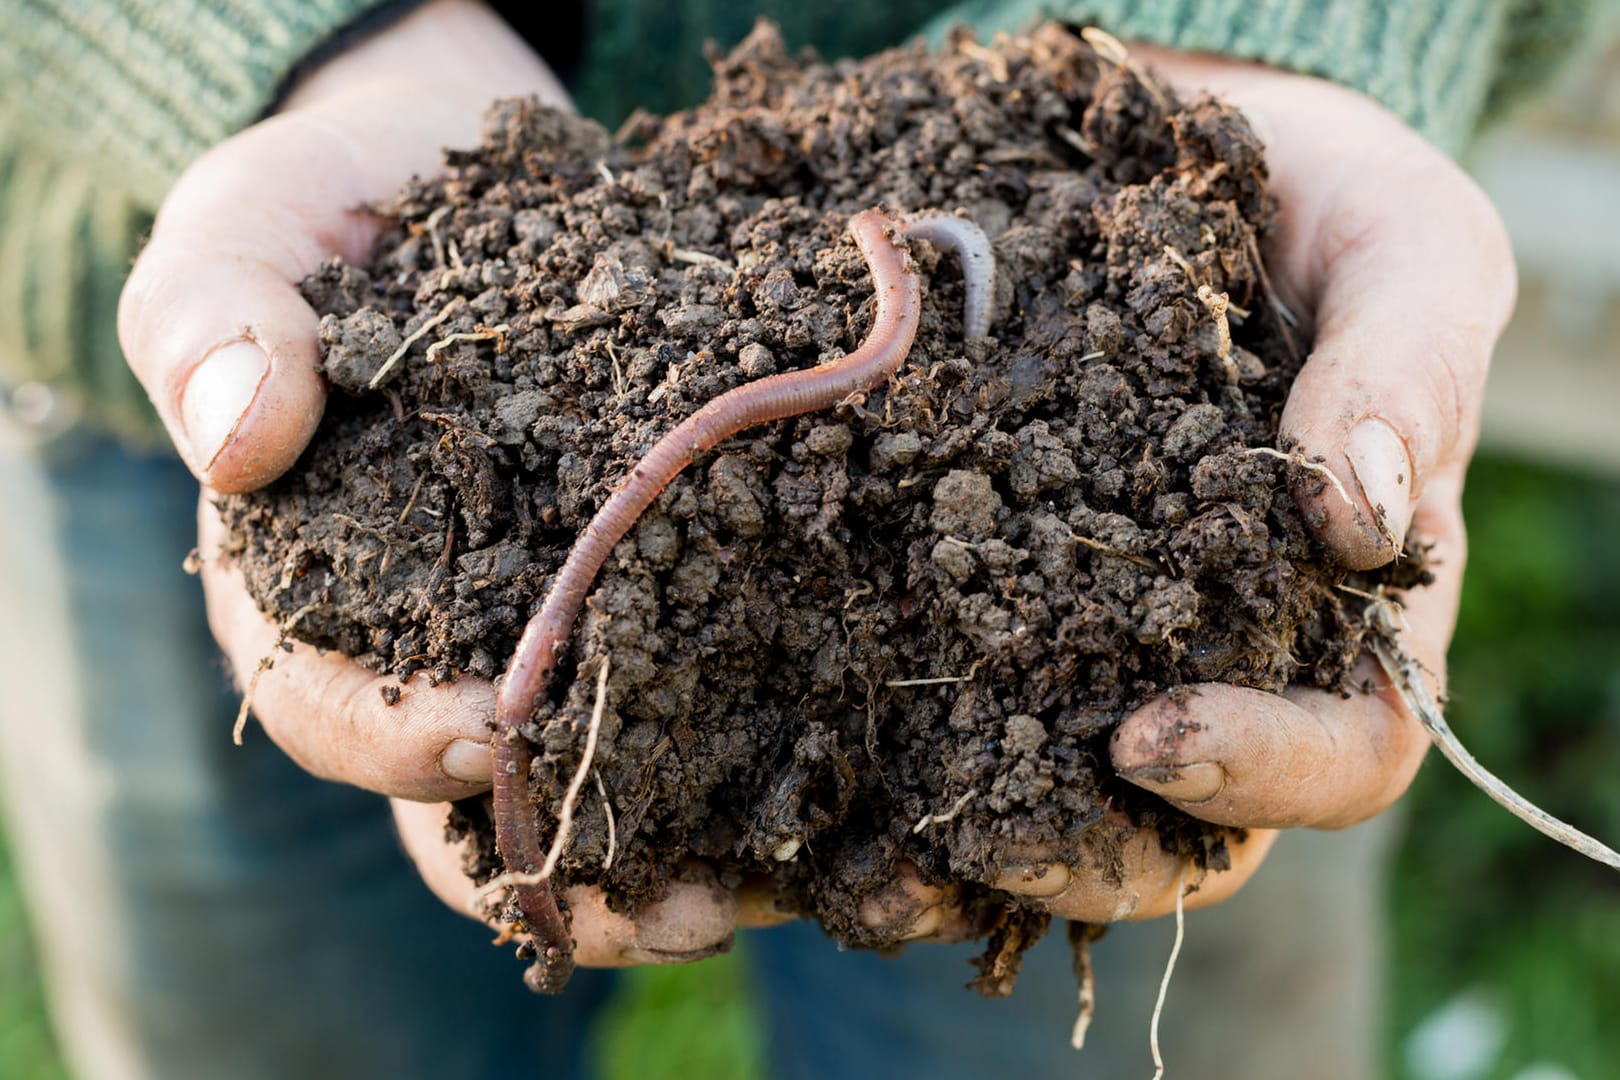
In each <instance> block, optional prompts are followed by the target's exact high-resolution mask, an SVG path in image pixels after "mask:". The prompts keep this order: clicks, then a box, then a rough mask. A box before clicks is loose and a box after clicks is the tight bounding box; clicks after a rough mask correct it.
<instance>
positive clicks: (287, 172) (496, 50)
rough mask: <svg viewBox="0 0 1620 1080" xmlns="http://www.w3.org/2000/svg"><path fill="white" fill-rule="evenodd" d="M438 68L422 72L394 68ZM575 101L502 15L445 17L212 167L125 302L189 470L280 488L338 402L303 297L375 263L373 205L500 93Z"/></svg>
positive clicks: (302, 99) (186, 184) (217, 154)
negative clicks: (322, 275)
mask: <svg viewBox="0 0 1620 1080" xmlns="http://www.w3.org/2000/svg"><path fill="white" fill-rule="evenodd" d="M417 71H431V72H432V77H431V80H429V79H428V78H427V77H425V76H416V75H414V74H412V75H405V76H400V75H396V74H388V73H390V72H417ZM517 94H539V95H540V96H541V97H542V98H543V99H545V100H549V101H553V102H557V103H565V102H566V95H565V94H564V92H563V91H562V89H561V88H560V86H558V84H557V83H556V81H555V79H553V78H552V76H551V75H550V73H549V72H548V71H547V70H546V69H545V67H544V65H543V64H541V62H540V61H539V60H538V59H536V58H535V57H534V56H533V55H532V54H531V53H529V52H528V50H527V49H526V48H525V47H524V46H523V45H522V44H521V42H519V41H518V40H517V39H516V38H515V37H513V36H512V35H511V32H510V31H509V30H507V29H506V27H505V25H504V24H502V23H501V22H500V21H499V19H497V18H496V17H495V16H494V15H492V14H490V13H489V12H487V11H485V10H483V9H482V8H480V7H477V6H475V5H471V4H462V3H453V2H452V3H438V4H431V5H429V6H428V7H426V8H424V9H422V10H421V11H419V12H418V13H416V15H414V16H412V17H411V18H408V19H407V20H405V21H404V22H402V23H401V24H399V25H398V26H396V27H394V28H393V29H392V30H390V31H388V32H387V33H385V34H383V35H380V36H379V37H378V38H377V39H374V40H373V41H371V42H368V43H367V44H366V45H363V46H361V47H359V48H358V49H356V50H354V51H353V52H352V53H349V54H345V55H344V56H342V57H339V58H338V59H337V60H335V61H333V62H332V63H331V64H329V65H327V66H326V67H324V68H322V69H321V70H320V71H318V72H317V73H316V74H315V75H314V76H313V77H312V78H311V79H310V81H309V82H308V83H306V84H305V85H304V86H303V87H302V88H301V89H300V90H299V91H298V92H297V93H296V94H295V95H294V97H293V98H292V99H291V100H290V102H289V104H290V105H291V108H290V109H289V111H287V112H284V113H282V114H280V115H278V116H276V117H273V118H271V119H269V120H266V121H264V122H262V123H259V124H257V125H255V126H254V127H252V128H249V129H248V130H246V131H244V132H242V133H241V134H239V135H237V136H235V137H233V138H231V139H229V140H227V141H226V142H223V143H221V144H220V145H219V146H217V147H215V148H214V149H213V150H211V151H210V152H209V153H207V154H206V155H204V156H203V157H202V158H200V159H198V160H197V162H195V163H194V164H193V165H192V166H191V167H190V168H189V169H188V170H187V171H186V173H185V174H184V175H183V176H182V177H181V178H180V179H179V181H177V182H176V184H175V186H174V188H173V189H172V191H171V192H170V193H169V196H168V197H167V199H166V200H165V202H164V205H163V208H162V210H161V211H160V213H159V215H158V218H157V221H156V223H155V224H154V226H153V231H152V237H151V240H150V242H149V243H148V245H147V247H146V250H145V251H144V252H143V253H142V255H141V257H140V259H139V260H138V261H137V263H136V264H135V267H134V270H133V271H132V272H131V275H130V278H129V281H128V283H127V284H126V286H125V288H124V293H123V296H122V297H121V299H120V303H119V313H118V331H119V339H120V342H121V343H122V345H123V348H124V354H125V356H126V358H127V359H128V361H129V364H130V366H131V368H132V369H133V370H134V372H135V374H136V376H137V377H138V378H139V379H140V381H141V383H142V384H143V385H144V386H145V387H146V391H147V393H148V395H149V396H150V397H151V399H152V402H153V404H154V405H155V406H156V408H157V412H158V415H159V416H161V417H162V419H163V422H164V424H165V426H166V427H167V428H168V430H169V434H170V436H171V437H172V438H173V440H174V443H175V446H176V448H177V449H178V450H179V452H180V455H181V457H182V458H183V459H184V460H185V461H186V463H187V464H188V465H189V466H190V467H191V470H192V472H193V473H195V474H196V475H197V477H198V479H200V480H201V481H203V482H204V483H205V484H207V485H208V486H210V487H213V488H215V489H217V490H219V491H223V492H240V491H249V490H252V489H254V488H257V487H261V486H263V485H264V484H267V483H269V482H270V481H272V480H274V479H275V478H276V477H277V476H279V475H281V473H282V472H284V471H285V470H286V469H287V468H288V467H289V466H290V465H291V464H292V463H293V461H294V460H296V458H297V457H298V455H299V453H301V452H302V450H303V448H304V446H305V444H306V443H307V442H308V441H309V438H310V436H311V435H312V434H313V432H314V430H315V425H316V423H317V422H318V421H319V419H320V416H321V411H322V408H323V406H324V404H325V398H326V388H325V384H324V382H323V381H322V379H321V377H320V375H319V374H318V373H317V370H316V363H317V359H318V355H317V350H316V343H315V332H316V326H317V319H316V315H315V312H314V311H313V309H311V308H310V306H309V305H308V304H307V303H306V302H305V301H304V299H303V297H302V295H301V294H300V293H299V290H298V285H297V283H298V282H299V281H301V280H302V279H303V278H304V277H306V276H307V275H308V274H310V273H311V272H313V271H314V270H315V269H316V268H317V267H318V266H320V264H321V263H322V262H323V261H325V260H326V259H329V258H331V257H332V256H334V255H339V256H342V257H343V258H345V259H347V260H349V261H360V260H363V259H364V258H365V257H366V256H367V254H368V253H369V250H370V247H371V244H372V242H373V241H374V239H375V237H376V235H377V232H378V230H379V228H380V225H381V223H380V222H379V220H378V219H377V218H376V217H375V216H374V215H372V214H371V213H369V212H368V211H366V210H365V209H364V207H365V206H367V205H368V204H371V203H375V202H377V201H379V200H382V199H384V198H387V197H389V196H391V195H392V194H393V193H394V192H395V191H397V190H398V189H399V187H400V186H401V185H402V184H403V183H404V182H405V181H407V180H409V179H410V178H411V177H412V176H413V175H416V174H419V173H425V172H430V171H432V170H434V169H435V168H436V167H437V166H438V163H439V152H440V148H441V147H444V146H446V145H457V144H468V143H472V142H475V141H476V140H477V137H478V124H479V121H480V118H481V115H482V112H483V109H484V108H485V106H487V105H488V103H489V102H490V101H491V100H493V99H494V98H495V97H498V96H502V95H507V96H510V95H517Z"/></svg>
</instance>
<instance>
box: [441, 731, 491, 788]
mask: <svg viewBox="0 0 1620 1080" xmlns="http://www.w3.org/2000/svg"><path fill="white" fill-rule="evenodd" d="M439 771H440V772H442V773H444V775H446V776H448V777H449V778H450V779H452V780H459V781H461V782H462V783H463V784H487V783H489V782H490V781H491V780H492V779H494V776H495V755H494V754H492V753H491V752H490V749H489V743H487V742H479V741H478V740H477V739H455V740H452V741H451V743H450V745H449V746H447V747H445V748H444V753H442V754H440V755H439Z"/></svg>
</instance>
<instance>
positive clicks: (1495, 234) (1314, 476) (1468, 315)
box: [1146, 50, 1516, 569]
mask: <svg viewBox="0 0 1620 1080" xmlns="http://www.w3.org/2000/svg"><path fill="white" fill-rule="evenodd" d="M1146 55H1147V57H1148V58H1149V61H1150V63H1153V64H1155V65H1162V66H1163V69H1164V70H1165V71H1167V72H1169V73H1170V75H1171V78H1172V79H1173V81H1175V82H1177V83H1180V84H1182V85H1183V86H1190V87H1195V88H1200V89H1208V90H1211V91H1213V92H1216V93H1220V94H1222V95H1223V96H1225V97H1227V98H1228V99H1229V100H1231V101H1233V102H1234V103H1235V104H1237V105H1238V106H1239V107H1241V108H1242V110H1243V111H1244V113H1245V115H1247V116H1248V117H1249V119H1250V120H1251V122H1252V123H1253V125H1254V127H1255V129H1256V131H1257V132H1259V133H1260V134H1261V135H1262V136H1263V137H1264V139H1265V141H1266V155H1267V162H1268V166H1269V168H1270V171H1271V188H1272V191H1273V193H1274V194H1275V195H1276V196H1277V199H1278V205H1279V214H1278V221H1277V226H1276V229H1275V232H1274V235H1273V237H1272V239H1271V241H1270V243H1269V245H1268V251H1267V260H1268V262H1269V263H1270V268H1271V277H1272V280H1273V281H1274V282H1275V283H1276V286H1277V288H1278V290H1279V291H1280V292H1282V293H1283V294H1285V296H1286V299H1287V301H1288V303H1289V304H1290V306H1291V307H1293V308H1294V309H1295V310H1296V311H1298V312H1299V313H1300V314H1301V315H1306V316H1311V317H1313V319H1314V323H1315V342H1316V343H1315V348H1314V350H1313V351H1312V353H1311V355H1310V357H1309V358H1308V360H1307V362H1306V364H1305V366H1304V368H1303V370H1302V371H1301V372H1300V374H1299V377H1298V379H1297V380H1296V382H1295V383H1294V386H1293V389H1292V391H1291V393H1290V396H1289V399H1288V402H1287V405H1286V407H1285V409H1284V411H1283V415H1282V419H1281V432H1280V438H1281V441H1282V442H1283V444H1284V445H1285V446H1286V447H1288V448H1291V449H1294V450H1297V451H1299V452H1300V453H1301V454H1302V455H1303V456H1304V457H1305V458H1306V459H1307V460H1310V461H1313V462H1317V461H1319V462H1321V463H1323V464H1325V465H1326V466H1327V467H1328V468H1329V469H1330V470H1332V472H1333V474H1334V476H1335V477H1337V479H1338V481H1339V483H1338V484H1328V485H1326V486H1324V485H1323V483H1322V481H1321V477H1320V474H1318V473H1313V472H1307V471H1303V470H1302V471H1301V473H1300V475H1299V481H1298V483H1297V485H1296V489H1295V495H1296V498H1297V499H1298V500H1299V501H1300V503H1301V505H1302V507H1303V508H1304V509H1305V511H1306V513H1307V514H1309V515H1311V517H1312V520H1313V525H1314V526H1315V528H1316V530H1317V533H1318V535H1319V536H1320V537H1321V538H1322V539H1323V540H1324V541H1325V542H1327V544H1328V545H1329V546H1330V547H1331V548H1332V549H1333V550H1334V552H1335V553H1336V554H1337V556H1338V557H1339V559H1340V561H1341V562H1343V563H1344V565H1346V566H1348V567H1351V568H1352V569H1367V568H1370V567H1373V566H1380V565H1383V564H1384V563H1387V562H1388V561H1389V560H1390V559H1391V558H1393V557H1394V556H1395V554H1396V552H1397V551H1398V549H1399V547H1400V545H1401V543H1402V542H1403V541H1404V539H1405V537H1406V532H1407V526H1408V525H1409V523H1410V522H1411V520H1412V516H1413V513H1414V511H1415V507H1416V504H1417V501H1418V499H1419V498H1420V497H1421V496H1422V494H1423V491H1424V488H1425V485H1426V484H1427V483H1428V482H1429V481H1430V480H1432V479H1433V477H1434V476H1435V475H1436V474H1437V473H1438V472H1439V471H1440V470H1441V469H1442V468H1444V467H1446V466H1448V465H1452V464H1457V463H1460V462H1463V461H1466V459H1467V457H1468V455H1469V454H1470V453H1471V452H1472V449H1473V445H1474V441H1475V438H1476V435H1477V431H1478V427H1479V414H1480V406H1481V401H1482V398H1483V393H1484V386H1485V374H1486V369H1487V367H1488V365H1489V360H1490V353H1491V349H1492V347H1493V346H1494V344H1495V342H1496V339H1497V337H1498V336H1499V335H1500V334H1501V332H1502V329H1503V326H1504V325H1505V324H1506V322H1507V318H1508V316H1509V314H1511V312H1512V308H1513V297H1514V292H1515V288H1516V282H1515V276H1514V268H1513V257H1512V250H1511V247H1510V244H1509V242H1508V238H1507V233H1506V230H1505V229H1504V227H1503V225H1502V223H1501V220H1500V218H1499V217H1498V215H1497V213H1496V211H1495V209H1494V208H1493V207H1492V206H1491V203H1490V200H1489V199H1488V198H1487V197H1486V195H1485V194H1484V193H1483V192H1482V191H1481V190H1480V189H1479V187H1478V185H1476V184H1475V183H1474V182H1473V181H1472V180H1471V179H1470V178H1469V177H1468V176H1467V175H1466V174H1465V173H1464V172H1463V171H1462V170H1461V169H1459V168H1458V167H1457V166H1456V165H1455V164H1454V163H1453V162H1451V161H1450V160H1449V159H1448V158H1446V157H1445V155H1444V154H1442V153H1441V152H1440V151H1439V150H1437V149H1436V148H1435V147H1434V146H1432V145H1431V144H1429V143H1428V142H1427V141H1426V140H1425V139H1423V138H1422V137H1421V136H1420V135H1418V134H1417V133H1416V132H1414V131H1413V130H1412V129H1411V128H1409V127H1408V126H1407V125H1406V124H1405V123H1403V122H1402V121H1400V120H1399V119H1398V118H1397V117H1395V116H1394V115H1393V114H1392V113H1390V112H1389V111H1387V110H1386V109H1384V108H1383V107H1382V106H1380V105H1378V104H1377V103H1375V102H1373V101H1372V100H1371V99H1370V98H1367V97H1365V96H1363V95H1361V94H1358V93H1356V92H1354V91H1351V90H1347V89H1345V88H1343V87H1338V86H1334V85H1332V84H1330V83H1327V82H1325V81H1323V80H1320V79H1312V78H1307V77H1303V76H1284V75H1281V74H1279V73H1278V72H1277V71H1276V70H1275V69H1269V68H1265V67H1263V66H1260V65H1254V64H1241V63H1232V62H1230V61H1224V60H1215V59H1213V58H1200V57H1196V56H1186V55H1176V54H1166V53H1163V52H1162V51H1158V50H1147V51H1146ZM1324 118H1331V123H1324Z"/></svg>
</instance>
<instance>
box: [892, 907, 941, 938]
mask: <svg viewBox="0 0 1620 1080" xmlns="http://www.w3.org/2000/svg"><path fill="white" fill-rule="evenodd" d="M944 923H945V905H944V904H935V905H934V906H933V907H931V908H924V909H923V911H922V914H920V915H918V916H917V920H916V921H915V922H913V923H912V924H911V925H910V926H909V927H907V928H906V930H905V932H904V933H902V934H901V935H900V940H901V941H915V940H917V939H918V938H923V937H927V936H928V935H930V934H934V933H937V932H938V931H939V928H940V927H941V926H943V925H944Z"/></svg>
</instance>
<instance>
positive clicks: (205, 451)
mask: <svg viewBox="0 0 1620 1080" xmlns="http://www.w3.org/2000/svg"><path fill="white" fill-rule="evenodd" d="M269 371H270V358H269V357H268V356H266V355H265V353H264V350H263V349H261V348H259V346H257V345H255V344H254V343H253V342H251V341H233V342H231V343H230V344H229V345H221V346H220V347H219V348H217V349H215V350H214V351H213V352H211V353H209V354H208V355H207V356H205V357H204V358H203V361H202V363H200V364H198V365H197V367H196V368H195V369H194V370H193V371H192V373H191V377H190V378H189V379H187V380H186V387H185V390H183V391H182V392H181V398H180V422H181V424H182V425H184V427H185V430H186V439H187V441H189V442H190V443H191V456H192V460H193V461H194V462H195V463H196V465H197V467H198V468H199V469H203V470H207V469H208V468H209V467H210V466H211V465H213V463H214V459H215V458H217V457H219V454H220V451H221V450H224V449H225V445H226V444H227V443H228V442H230V440H231V436H232V435H234V434H235V433H236V429H237V427H238V425H240V424H241V422H242V418H243V416H244V415H246V413H247V411H248V408H249V406H251V405H252V404H253V399H254V398H256V397H257V396H258V394H259V387H260V386H261V385H262V384H263V383H264V377H265V376H266V375H267V374H268V373H269Z"/></svg>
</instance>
